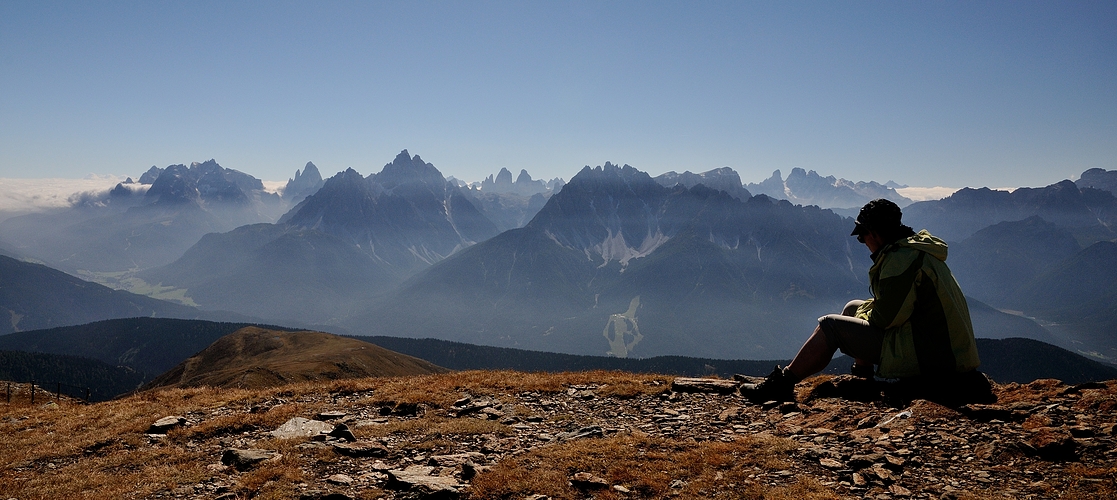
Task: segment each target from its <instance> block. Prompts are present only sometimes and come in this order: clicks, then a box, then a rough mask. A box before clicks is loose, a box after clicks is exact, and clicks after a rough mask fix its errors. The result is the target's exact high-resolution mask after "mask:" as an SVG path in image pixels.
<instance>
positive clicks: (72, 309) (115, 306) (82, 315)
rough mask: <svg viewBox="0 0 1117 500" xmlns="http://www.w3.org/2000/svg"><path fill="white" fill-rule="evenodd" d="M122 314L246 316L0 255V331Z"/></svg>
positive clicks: (95, 319) (194, 316) (238, 317)
mask: <svg viewBox="0 0 1117 500" xmlns="http://www.w3.org/2000/svg"><path fill="white" fill-rule="evenodd" d="M127 317H160V318H193V319H197V318H205V319H210V320H234V319H241V320H243V319H246V318H245V317H244V316H239V315H236V314H232V313H228V312H222V311H200V310H198V309H196V308H193V307H188V306H184V305H181V304H176V303H173V302H167V301H163V300H157V299H153V298H151V297H145V296H143V295H137V294H133V293H129V292H126V291H123V290H113V289H111V288H108V287H106V286H103V285H99V284H96V283H91V282H88V281H83V280H81V279H78V278H75V277H73V276H71V275H69V274H66V273H63V272H61V271H58V270H56V269H52V268H49V267H47V266H44V265H41V264H33V263H29V262H23V261H19V260H16V259H13V258H11V257H6V256H3V255H0V335H3V334H7V333H13V332H25V331H29V330H40V329H44V328H52V327H56V326H69V325H79V324H84V323H90V322H93V321H98V320H102V319H110V318H127ZM0 338H3V337H0ZM73 354H76V355H82V354H83V353H82V352H81V351H77V352H74V353H73Z"/></svg>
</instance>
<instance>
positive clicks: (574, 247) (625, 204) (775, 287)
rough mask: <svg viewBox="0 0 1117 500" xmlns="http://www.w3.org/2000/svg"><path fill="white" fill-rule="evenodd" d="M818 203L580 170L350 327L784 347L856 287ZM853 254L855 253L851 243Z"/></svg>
mask: <svg viewBox="0 0 1117 500" xmlns="http://www.w3.org/2000/svg"><path fill="white" fill-rule="evenodd" d="M850 240H851V239H850V238H849V236H848V224H847V223H843V222H842V219H841V218H840V217H839V216H837V215H835V214H833V213H832V212H829V211H823V210H820V209H817V208H811V207H806V208H804V207H795V206H792V205H791V204H790V203H787V202H773V201H772V200H771V199H769V198H767V197H754V198H751V199H749V200H748V202H742V201H740V200H737V199H735V198H732V197H730V196H729V195H728V194H726V193H724V192H721V191H715V190H712V189H709V188H705V187H701V186H698V187H695V188H692V189H686V188H684V187H682V186H677V187H674V188H667V187H664V186H662V185H660V184H659V183H657V182H656V181H654V180H653V179H652V178H651V177H650V176H648V175H647V174H646V173H643V172H640V171H638V170H636V169H634V168H632V167H629V166H627V165H626V166H624V167H618V166H614V165H612V164H606V165H605V166H604V167H598V168H596V169H591V168H588V167H587V168H585V169H583V170H582V171H581V172H580V173H579V174H578V175H577V176H575V177H574V178H573V179H571V181H570V183H569V184H567V185H566V186H564V187H563V189H562V191H561V192H560V193H558V194H556V195H554V196H553V197H552V198H551V199H550V200H549V201H548V203H547V205H546V206H544V208H543V209H542V210H541V211H540V212H539V214H537V215H536V217H535V218H534V219H533V220H532V221H531V222H530V223H529V224H528V225H527V226H526V227H524V228H523V229H518V230H512V231H508V232H505V233H503V234H501V235H499V236H497V237H495V238H493V239H491V240H488V241H486V242H484V243H481V244H478V245H475V246H473V247H471V248H469V249H466V250H465V251H463V252H461V253H460V254H458V255H455V256H454V257H452V258H450V259H447V260H446V261H443V262H441V263H439V264H437V265H435V266H434V267H432V268H431V269H429V270H428V271H425V272H423V273H421V274H420V275H418V276H416V277H415V278H413V279H412V280H410V281H409V282H408V283H407V284H406V285H405V286H404V287H403V289H402V290H401V291H399V292H398V293H395V294H393V295H392V296H391V297H390V298H389V299H387V300H386V301H385V302H384V303H383V304H381V305H380V306H378V307H376V308H374V309H373V310H372V311H371V312H370V313H369V314H368V315H365V316H360V317H358V318H357V319H355V320H354V321H351V322H349V323H347V324H348V325H349V326H350V328H353V329H354V331H358V332H368V333H384V334H389V333H390V334H392V335H404V336H438V337H441V338H446V339H451V340H462V341H466V342H473V343H480V344H488V345H500V346H518V347H522V348H529V349H540V350H550V351H557V352H569V353H580V354H584V353H592V354H600V353H605V352H608V353H611V354H612V355H615V356H620V357H625V356H629V355H634V356H653V355H657V354H680V353H682V354H686V355H697V356H710V357H722V358H724V357H753V358H756V357H761V358H769V359H770V358H773V357H780V356H790V354H793V351H794V349H796V348H797V347H798V345H799V342H800V341H801V340H802V339H803V338H805V336H806V335H807V334H809V333H810V331H811V329H813V323H814V321H815V318H817V317H818V316H819V315H820V314H823V313H825V312H829V311H831V310H833V309H834V308H836V307H838V306H839V305H840V303H844V301H845V300H848V298H850V297H855V296H860V295H863V294H864V293H865V285H864V283H863V282H864V279H865V278H864V276H865V273H866V270H867V265H868V263H869V259H868V255H867V253H868V252H867V251H862V252H859V253H857V254H855V253H854V251H855V249H854V248H853V247H851V246H850V245H849V243H850ZM858 250H861V249H858Z"/></svg>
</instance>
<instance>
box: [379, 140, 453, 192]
mask: <svg viewBox="0 0 1117 500" xmlns="http://www.w3.org/2000/svg"><path fill="white" fill-rule="evenodd" d="M369 178H370V179H372V180H374V181H375V182H376V183H378V184H380V185H382V186H384V187H385V188H387V189H391V188H393V187H395V186H398V185H400V184H408V183H411V182H422V183H425V184H428V185H431V186H432V187H433V186H440V187H441V186H444V185H445V184H446V178H445V177H443V176H442V172H439V171H438V169H437V168H435V167H434V165H433V164H430V163H427V162H424V161H423V159H422V158H420V157H419V155H415V156H410V154H409V153H408V152H407V150H406V149H405V150H403V151H401V152H400V154H398V155H396V158H395V159H394V160H392V162H391V163H388V164H386V165H384V168H383V169H382V170H381V171H380V173H378V174H374V175H370V176H369Z"/></svg>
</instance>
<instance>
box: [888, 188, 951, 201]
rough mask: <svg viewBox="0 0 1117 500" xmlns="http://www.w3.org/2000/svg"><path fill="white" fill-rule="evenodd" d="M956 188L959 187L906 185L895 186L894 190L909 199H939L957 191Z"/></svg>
mask: <svg viewBox="0 0 1117 500" xmlns="http://www.w3.org/2000/svg"><path fill="white" fill-rule="evenodd" d="M958 189H959V188H952V187H942V186H935V187H906V188H897V189H896V192H897V193H900V196H903V197H904V198H907V199H909V200H911V201H930V200H941V199H943V198H946V197H947V196H950V195H952V194H954V192H955V191H957V190H958Z"/></svg>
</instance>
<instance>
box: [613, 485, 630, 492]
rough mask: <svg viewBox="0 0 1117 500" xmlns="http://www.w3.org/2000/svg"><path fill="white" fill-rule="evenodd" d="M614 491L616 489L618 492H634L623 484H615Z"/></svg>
mask: <svg viewBox="0 0 1117 500" xmlns="http://www.w3.org/2000/svg"><path fill="white" fill-rule="evenodd" d="M613 491H616V492H618V493H632V490H630V489H628V488H625V487H624V486H621V485H619V484H614V485H613Z"/></svg>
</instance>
